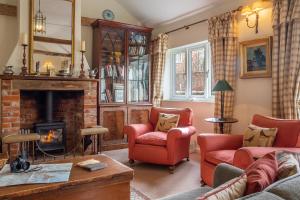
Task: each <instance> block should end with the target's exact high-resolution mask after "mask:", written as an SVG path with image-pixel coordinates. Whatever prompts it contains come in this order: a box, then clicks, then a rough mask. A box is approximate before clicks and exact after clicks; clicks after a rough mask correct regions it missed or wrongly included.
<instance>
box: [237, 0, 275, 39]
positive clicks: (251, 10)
mask: <svg viewBox="0 0 300 200" xmlns="http://www.w3.org/2000/svg"><path fill="white" fill-rule="evenodd" d="M267 3H269V1H266V0H265V1H257V2H255V3H253V4H252V6H245V7H243V9H242V11H241V15H242V16H245V17H246V22H247V26H248V27H249V28H255V33H258V22H259V12H260V11H262V10H263V9H265V8H266V7H267V6H268V5H267ZM250 15H255V23H254V24H253V25H250V22H249V16H250Z"/></svg>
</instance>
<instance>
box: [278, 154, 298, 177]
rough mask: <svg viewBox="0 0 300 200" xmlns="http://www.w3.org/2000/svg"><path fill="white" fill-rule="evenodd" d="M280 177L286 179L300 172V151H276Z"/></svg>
mask: <svg viewBox="0 0 300 200" xmlns="http://www.w3.org/2000/svg"><path fill="white" fill-rule="evenodd" d="M276 158H277V162H278V176H277V177H278V179H284V178H287V177H289V176H292V175H294V174H297V173H299V172H300V166H299V163H300V153H294V152H289V151H278V152H276Z"/></svg>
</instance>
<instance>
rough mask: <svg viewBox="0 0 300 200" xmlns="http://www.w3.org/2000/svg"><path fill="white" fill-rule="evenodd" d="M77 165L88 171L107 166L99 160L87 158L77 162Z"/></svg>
mask: <svg viewBox="0 0 300 200" xmlns="http://www.w3.org/2000/svg"><path fill="white" fill-rule="evenodd" d="M77 166H79V167H82V168H83V169H86V170H89V171H96V170H100V169H104V168H105V167H107V164H106V163H101V162H100V161H99V160H95V159H89V160H85V161H82V162H79V163H77Z"/></svg>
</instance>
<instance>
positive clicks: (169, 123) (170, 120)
mask: <svg viewBox="0 0 300 200" xmlns="http://www.w3.org/2000/svg"><path fill="white" fill-rule="evenodd" d="M179 117H180V115H177V114H166V113H159V118H158V122H157V124H156V128H155V131H162V132H168V131H169V130H170V129H171V128H176V127H177V125H178V121H179Z"/></svg>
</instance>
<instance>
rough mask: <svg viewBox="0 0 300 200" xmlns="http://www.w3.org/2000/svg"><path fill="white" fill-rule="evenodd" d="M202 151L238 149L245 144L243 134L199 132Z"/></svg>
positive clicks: (198, 139)
mask: <svg viewBox="0 0 300 200" xmlns="http://www.w3.org/2000/svg"><path fill="white" fill-rule="evenodd" d="M197 141H198V144H199V146H200V150H201V153H204V152H210V151H217V150H236V149H239V148H241V147H242V146H243V135H224V134H199V135H198V137H197Z"/></svg>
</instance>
